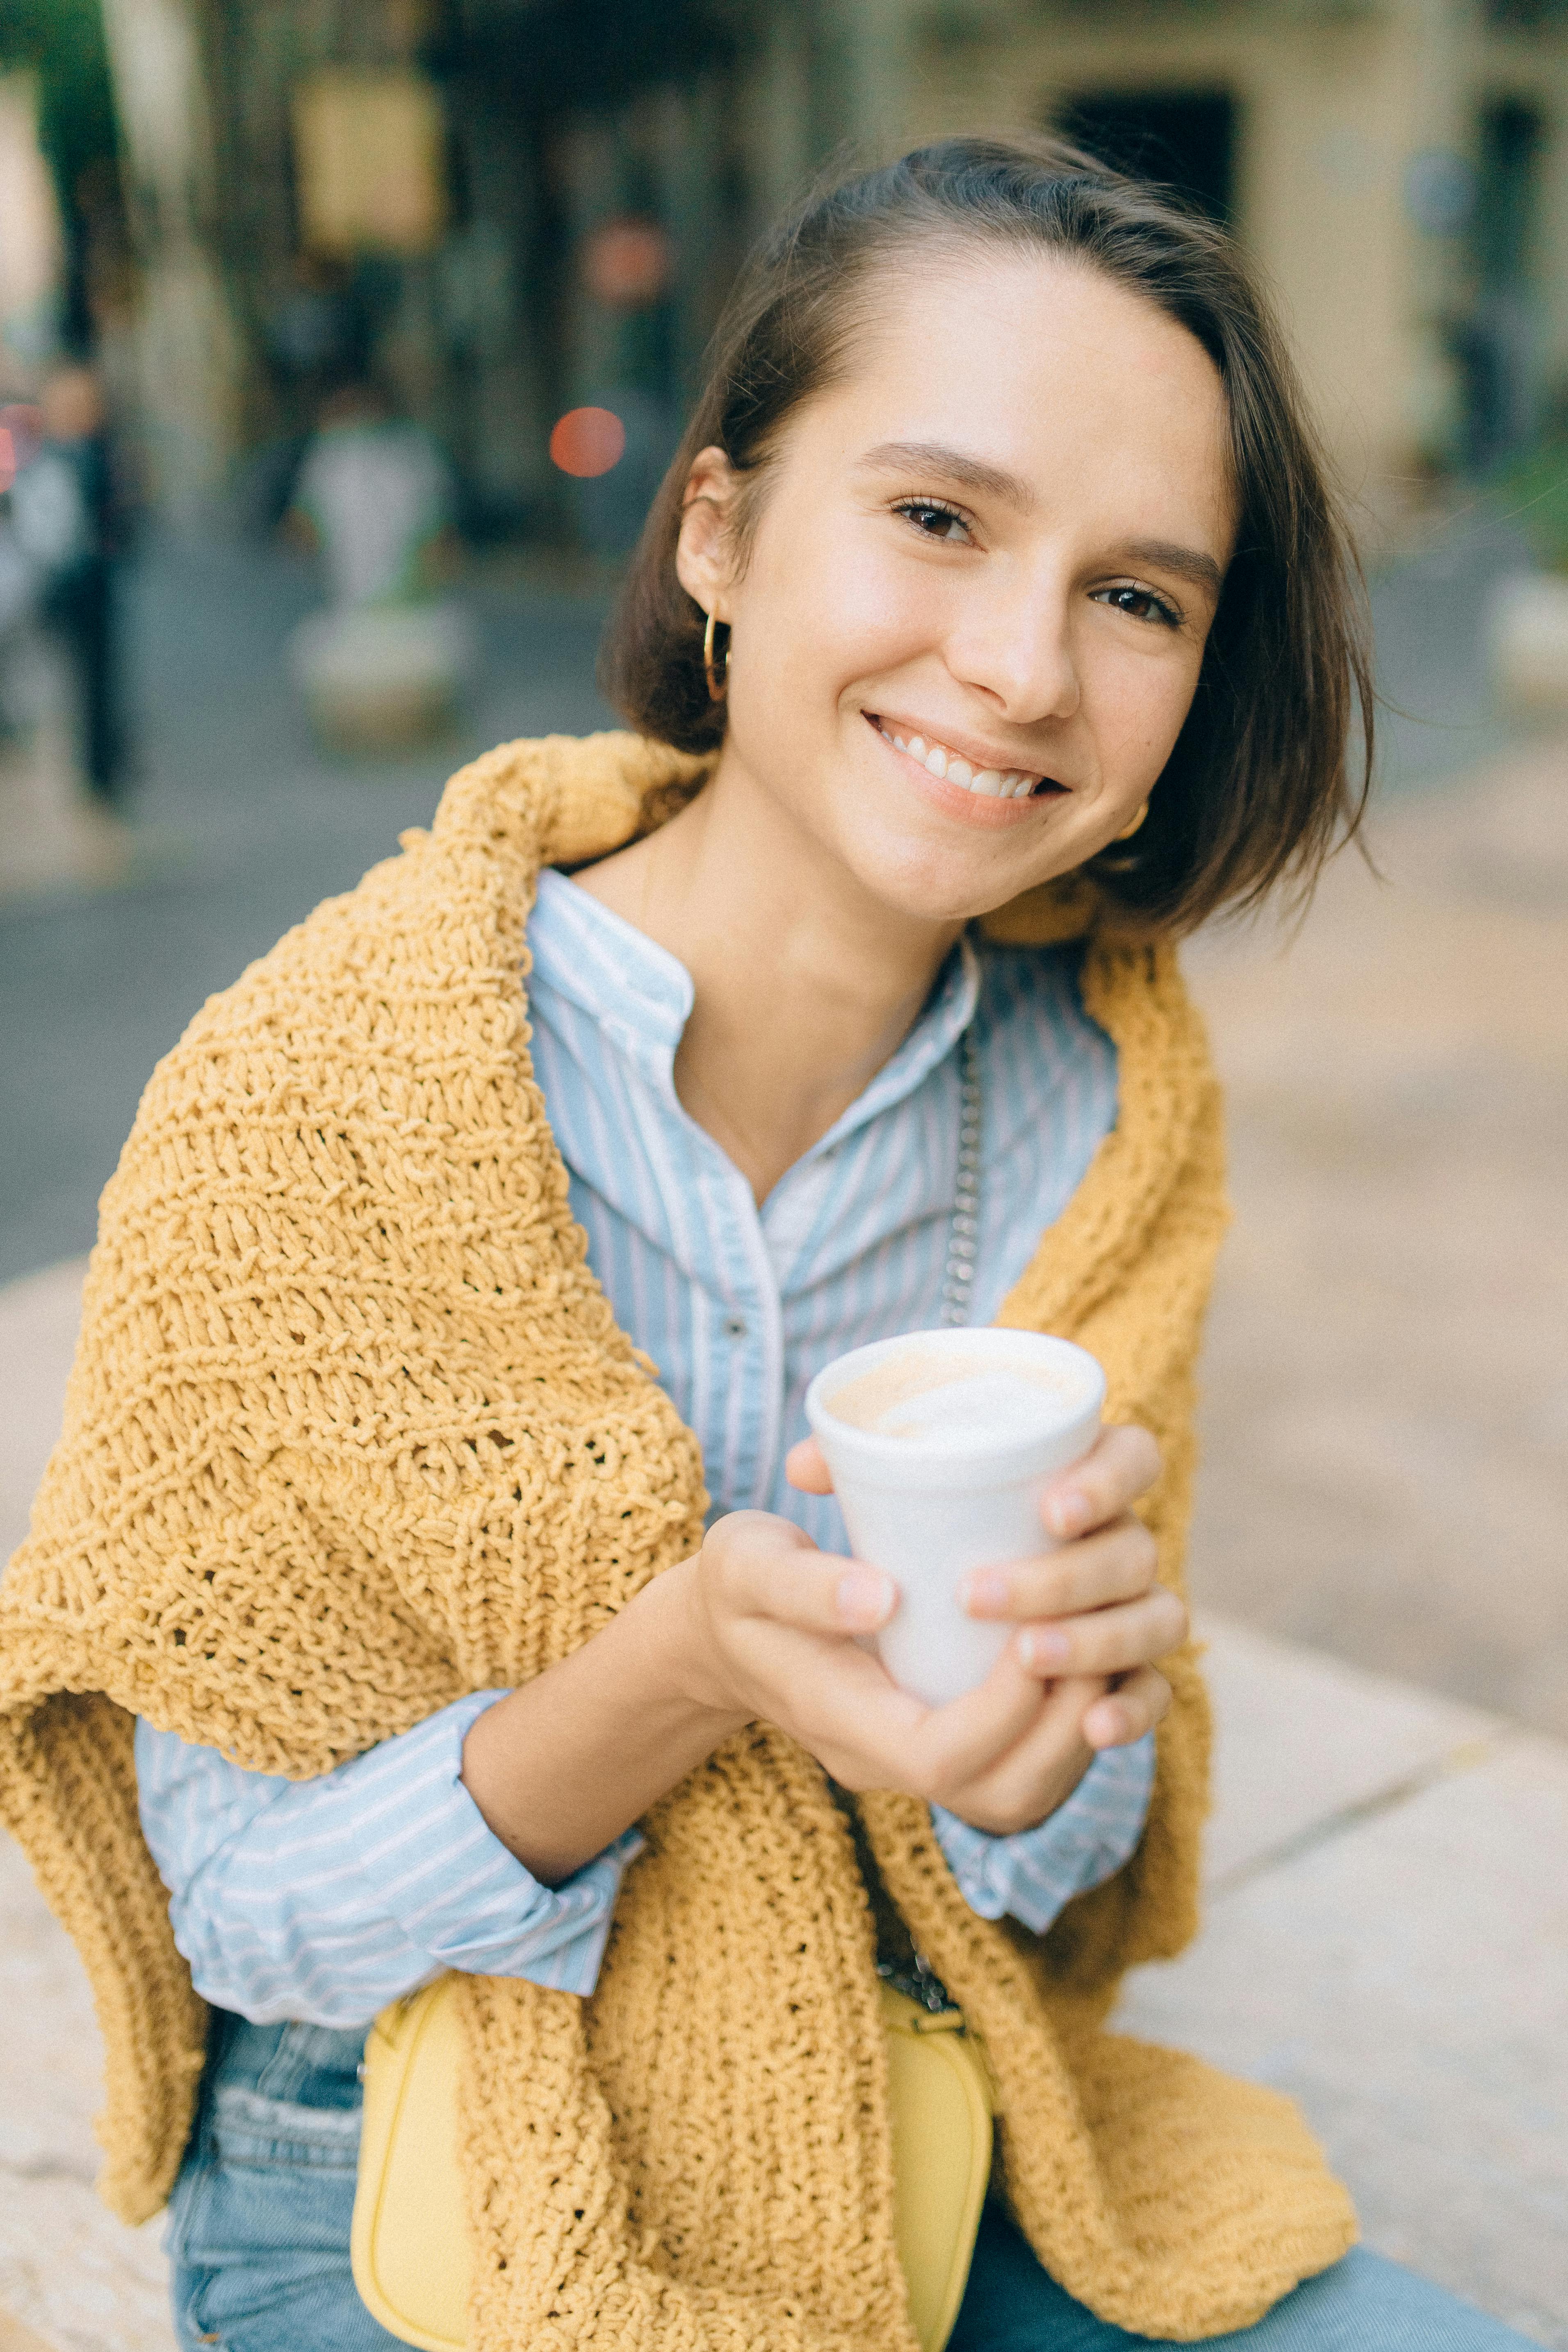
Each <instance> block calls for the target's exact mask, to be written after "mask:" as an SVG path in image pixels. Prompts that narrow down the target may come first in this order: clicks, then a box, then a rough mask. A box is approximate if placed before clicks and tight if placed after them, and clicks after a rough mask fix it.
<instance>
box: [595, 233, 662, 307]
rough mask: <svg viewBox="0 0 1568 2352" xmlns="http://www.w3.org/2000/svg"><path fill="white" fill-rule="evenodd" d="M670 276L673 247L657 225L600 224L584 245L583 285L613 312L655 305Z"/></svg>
mask: <svg viewBox="0 0 1568 2352" xmlns="http://www.w3.org/2000/svg"><path fill="white" fill-rule="evenodd" d="M674 274H675V247H674V246H673V245H672V244H671V243H670V241H669V238H668V236H666V235H665V232H664V231H663V229H661V228H660V227H659V226H658V222H657V221H650V220H637V219H636V218H633V217H630V216H623V217H620V218H617V219H616V220H607V221H604V222H602V223H601V224H600V226H598V227H597V228H596V229H595V230H594V231H593V233H592V235H591V236H588V237H586V238H585V239H584V246H583V280H584V284H585V286H586V287H587V289H588V291H589V292H590V293H591V294H592V295H594V296H595V298H596V299H598V300H599V301H601V302H607V303H609V304H610V305H611V306H612V307H613V308H616V309H622V310H639V309H641V308H643V307H644V306H646V305H647V303H650V302H657V301H658V298H659V296H660V295H661V294H662V293H664V292H665V290H666V289H667V288H668V285H669V281H670V279H671V278H672V277H673V276H674Z"/></svg>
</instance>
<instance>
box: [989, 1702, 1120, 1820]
mask: <svg viewBox="0 0 1568 2352" xmlns="http://www.w3.org/2000/svg"><path fill="white" fill-rule="evenodd" d="M1104 1696H1105V1685H1104V1684H1103V1683H1102V1682H1062V1683H1057V1684H1055V1685H1052V1686H1050V1687H1048V1688H1047V1690H1046V1691H1044V1692H1043V1693H1042V1694H1041V1697H1040V1705H1039V1706H1038V1707H1037V1709H1036V1712H1035V1714H1034V1716H1033V1717H1031V1718H1030V1720H1029V1722H1028V1723H1027V1724H1026V1727H1025V1729H1024V1731H1023V1733H1022V1736H1021V1737H1020V1738H1018V1739H1016V1741H1015V1742H1014V1743H1013V1745H1012V1746H1011V1747H1010V1748H1007V1749H1006V1751H1005V1753H1004V1754H1002V1755H1000V1756H998V1757H997V1758H996V1759H995V1761H994V1763H993V1764H992V1765H991V1766H990V1767H989V1769H986V1770H985V1771H984V1772H978V1773H975V1774H974V1775H973V1776H972V1778H971V1779H970V1780H968V1781H967V1782H966V1783H965V1784H964V1785H963V1787H962V1788H961V1789H958V1790H954V1792H953V1803H952V1810H953V1811H956V1812H958V1813H959V1814H960V1815H961V1816H962V1818H963V1820H964V1821H966V1822H971V1823H972V1824H973V1827H974V1828H975V1829H979V1830H985V1831H987V1832H989V1833H990V1834H991V1835H992V1836H993V1837H1011V1836H1013V1835H1015V1834H1016V1832H1018V1831H1019V1830H1028V1829H1033V1828H1034V1827H1035V1826H1036V1824H1037V1822H1042V1821H1044V1820H1045V1818H1046V1817H1047V1814H1049V1813H1053V1812H1055V1811H1056V1809H1057V1807H1058V1805H1059V1804H1061V1803H1062V1802H1063V1801H1065V1800H1066V1799H1067V1798H1068V1797H1069V1796H1070V1795H1071V1794H1072V1792H1073V1790H1074V1789H1075V1788H1076V1787H1077V1786H1078V1784H1079V1780H1081V1779H1082V1778H1083V1775H1084V1773H1085V1772H1086V1771H1087V1770H1088V1769H1089V1765H1090V1764H1092V1762H1093V1761H1094V1750H1093V1748H1092V1747H1091V1746H1090V1744H1089V1741H1088V1740H1087V1739H1086V1738H1085V1737H1084V1733H1083V1719H1084V1717H1085V1715H1086V1713H1087V1711H1088V1709H1089V1706H1091V1705H1092V1704H1094V1703H1095V1702H1096V1701H1098V1700H1100V1699H1102V1698H1103V1697H1104Z"/></svg>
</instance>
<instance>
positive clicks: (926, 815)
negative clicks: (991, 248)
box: [678, 247, 1235, 922]
mask: <svg viewBox="0 0 1568 2352" xmlns="http://www.w3.org/2000/svg"><path fill="white" fill-rule="evenodd" d="M887 283H888V287H889V291H888V292H887V293H886V295H883V296H881V298H880V299H879V301H878V303H877V305H876V308H875V311H874V314H873V317H872V318H871V320H868V324H867V326H866V327H865V329H864V330H863V331H862V332H861V333H860V335H859V337H858V341H857V343H856V346H855V350H854V354H853V358H852V362H851V365H850V367H849V370H848V373H847V375H846V377H845V379H844V380H843V381H842V382H841V383H837V384H836V385H835V386H833V387H832V388H831V389H830V390H828V391H826V392H824V393H822V394H818V395H817V396H816V397H815V398H814V399H812V400H810V401H807V402H806V403H805V404H803V405H802V406H801V407H800V408H799V409H798V410H796V412H795V414H794V415H792V417H791V418H790V419H789V422H788V424H787V425H786V426H785V428H784V433H783V435H782V436H781V440H780V444H779V446H778V448H777V450H776V452H775V454H774V457H773V462H772V464H771V465H770V467H769V469H768V472H767V476H766V478H765V481H764V484H763V491H762V504H761V509H760V513H759V516H758V518H757V520H756V524H755V529H754V532H753V535H752V542H751V546H750V548H749V551H748V552H747V556H746V560H745V562H744V564H743V566H742V568H741V569H740V571H739V572H738V575H737V572H736V568H735V564H734V561H733V555H732V549H733V540H732V537H731V536H730V535H727V534H726V532H725V530H723V528H722V525H721V518H722V517H723V515H724V514H725V513H726V512H727V511H728V509H729V508H730V505H731V499H732V496H733V490H734V483H733V479H732V478H731V477H730V476H729V475H728V472H727V469H726V467H724V464H723V460H722V459H721V457H719V456H718V454H717V453H716V452H710V453H705V455H704V457H702V458H700V459H699V461H698V465H697V467H696V468H695V469H694V472H693V476H692V481H691V486H690V487H691V502H690V503H689V505H688V507H687V510H686V515H685V520H684V522H683V526H682V530H681V537H680V544H679V554H678V568H679V575H680V578H681V581H682V583H683V585H684V586H685V587H686V588H687V589H688V590H689V592H690V593H691V594H692V595H694V596H695V597H696V598H697V600H698V602H699V603H700V604H701V605H702V606H703V608H704V609H705V610H709V611H714V612H716V613H717V614H718V615H719V617H720V619H721V620H723V621H728V622H729V623H730V625H731V646H730V683H729V698H728V699H729V710H728V732H727V735H726V738H725V743H724V750H723V753H722V755H721V764H722V767H723V769H724V771H726V772H727V774H728V776H729V778H730V779H731V780H732V781H733V782H735V783H738V784H742V785H744V786H746V787H748V788H750V789H752V790H755V791H759V792H761V793H764V794H765V795H766V796H768V797H769V798H770V799H772V800H773V801H775V802H776V803H779V804H780V805H781V806H782V808H783V809H784V811H785V812H787V814H789V816H790V817H791V818H792V819H793V820H794V822H795V824H798V825H799V826H801V827H802V828H804V830H805V833H806V834H807V835H809V836H810V837H811V838H812V840H813V841H815V843H816V845H818V847H819V849H821V850H823V851H826V852H827V853H828V854H829V855H830V856H833V857H834V858H836V859H837V860H838V861H840V862H842V864H843V865H844V866H847V868H848V869H849V871H850V872H851V873H852V874H853V875H854V876H856V877H858V881H859V882H860V884H861V885H862V886H863V887H865V888H866V889H868V891H869V892H870V893H871V895H872V896H873V897H874V898H877V899H879V901H881V902H882V903H883V904H885V905H887V906H889V908H898V909H900V911H901V912H902V913H903V914H905V915H906V916H912V917H915V918H917V919H921V918H923V919H931V920H936V921H939V922H945V921H952V920H954V919H959V920H962V919H967V918H969V917H971V916H974V915H978V914H983V913H985V912H987V911H988V910H989V909H991V908H994V907H998V906H1001V905H1003V904H1005V902H1006V900H1008V899H1009V898H1014V897H1015V896H1016V894H1017V893H1018V892H1019V891H1020V890H1024V889H1027V888H1029V887H1031V886H1032V885H1034V884H1036V883H1038V882H1043V881H1046V880H1048V879H1049V878H1050V877H1053V876H1055V875H1058V874H1062V873H1066V872H1067V871H1068V870H1069V869H1070V868H1072V867H1073V866H1079V865H1081V864H1082V862H1083V860H1084V859H1085V858H1087V857H1089V856H1093V855H1094V853H1095V852H1096V851H1097V850H1099V849H1101V848H1103V847H1104V846H1105V845H1106V844H1107V843H1108V842H1109V841H1110V840H1111V839H1112V838H1113V837H1114V836H1115V835H1117V834H1119V833H1120V832H1121V831H1122V829H1123V828H1124V827H1125V826H1126V825H1127V824H1130V823H1131V820H1132V819H1133V818H1134V817H1135V816H1136V815H1137V814H1138V811H1139V809H1140V808H1141V807H1142V803H1143V801H1144V800H1145V798H1146V797H1147V795H1148V794H1149V793H1150V792H1151V790H1152V788H1153V787H1154V785H1155V783H1156V782H1157V780H1158V778H1159V775H1160V772H1161V771H1162V769H1163V767H1164V764H1165V761H1166V760H1167V759H1168V758H1169V756H1170V753H1171V751H1172V748H1173V745H1174V743H1175V740H1176V737H1177V735H1178V733H1179V732H1180V730H1181V727H1182V722H1183V720H1184V719H1185V717H1186V714H1187V709H1188V706H1189V705H1190V703H1191V701H1192V698H1193V692H1194V688H1195V686H1196V684H1197V678H1198V670H1199V667H1200V664H1201V662H1202V659H1203V650H1204V643H1205V637H1206V636H1207V634H1208V629H1209V625H1210V624H1211V622H1212V620H1213V618H1214V614H1215V606H1216V604H1217V602H1218V597H1219V590H1220V585H1221V583H1222V581H1223V578H1224V574H1225V569H1226V564H1227V562H1229V559H1230V553H1231V546H1232V541H1233V538H1234V534H1235V515H1234V499H1233V494H1232V490H1231V485H1230V476H1229V471H1228V467H1227V461H1226V409H1225V399H1224V394H1223V391H1222V388H1221V385H1220V381H1219V376H1218V373H1217V371H1216V370H1215V366H1214V364H1213V362H1212V361H1211V360H1210V359H1209V358H1208V355H1207V354H1206V352H1205V351H1204V350H1203V348H1202V346H1201V345H1200V344H1199V343H1198V342H1197V341H1195V340H1194V338H1193V337H1192V336H1191V335H1189V334H1188V333H1187V332H1186V331H1185V330H1184V328H1182V327H1180V326H1178V325H1177V324H1176V323H1175V322H1174V321H1173V320H1171V319H1169V318H1167V317H1166V316H1165V315H1164V314H1163V312H1161V311H1159V310H1156V309H1154V308H1153V307H1152V304H1150V303H1149V302H1147V301H1144V300H1142V299H1140V298H1139V297H1137V296H1135V295H1133V294H1131V293H1129V292H1128V291H1126V290H1125V289H1122V288H1121V287H1119V286H1116V285H1113V284H1111V283H1110V282H1109V281H1108V280H1107V279H1105V278H1101V277H1100V276H1098V275H1096V274H1094V273H1092V272H1091V271H1089V270H1088V269H1085V268H1081V267H1077V266H1074V265H1072V264H1070V263H1068V262H1064V261H1058V260H1057V259H1055V258H1053V257H1048V256H1044V257H1042V256H1029V255H1022V256H1013V255H994V254H993V253H990V252H988V251H986V250H984V248H980V249H976V248H973V247H970V248H967V249H961V250H959V251H958V252H956V253H950V254H948V255H945V256H942V257H921V256H920V255H918V254H912V253H911V254H909V255H906V256H905V257H902V258H898V257H895V259H894V260H893V261H892V262H891V263H890V264H889V266H888V269H887Z"/></svg>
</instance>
